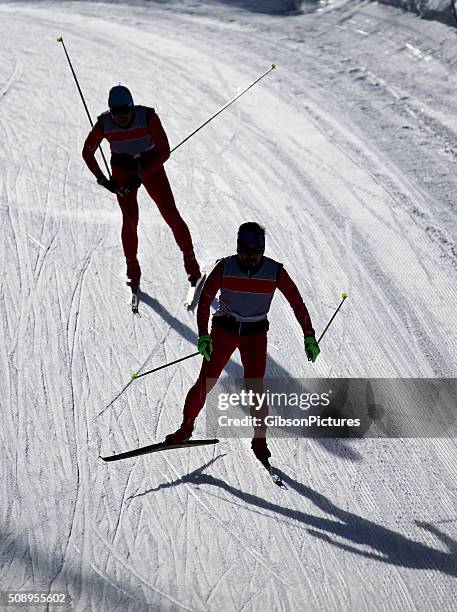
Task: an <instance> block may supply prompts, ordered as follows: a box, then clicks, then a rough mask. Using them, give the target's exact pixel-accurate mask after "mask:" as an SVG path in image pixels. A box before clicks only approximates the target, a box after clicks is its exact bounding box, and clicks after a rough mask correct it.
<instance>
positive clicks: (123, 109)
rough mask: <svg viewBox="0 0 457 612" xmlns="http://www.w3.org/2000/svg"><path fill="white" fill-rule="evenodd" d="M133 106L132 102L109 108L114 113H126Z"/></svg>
mask: <svg viewBox="0 0 457 612" xmlns="http://www.w3.org/2000/svg"><path fill="white" fill-rule="evenodd" d="M131 108H132V104H124V105H123V106H113V107H112V108H110V109H109V110H110V113H111V114H112V115H125V113H128V112H129V110H131Z"/></svg>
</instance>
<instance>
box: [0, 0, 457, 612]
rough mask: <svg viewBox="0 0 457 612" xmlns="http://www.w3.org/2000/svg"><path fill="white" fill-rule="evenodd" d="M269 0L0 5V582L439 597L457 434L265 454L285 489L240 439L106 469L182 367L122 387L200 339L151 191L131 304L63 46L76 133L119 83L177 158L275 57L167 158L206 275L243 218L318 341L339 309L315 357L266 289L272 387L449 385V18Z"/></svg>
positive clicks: (455, 183)
mask: <svg viewBox="0 0 457 612" xmlns="http://www.w3.org/2000/svg"><path fill="white" fill-rule="evenodd" d="M279 4H280V3H273V2H270V1H267V0H265V2H264V1H263V0H259V2H257V3H253V2H250V1H249V0H246V1H243V0H237V1H229V0H208V1H207V2H206V1H203V0H180V1H179V2H178V0H170V1H166V0H161V1H159V0H156V1H150V2H140V1H138V2H132V3H130V4H126V3H122V2H121V1H118V2H112V3H108V2H93V3H92V2H48V1H46V2H11V3H7V2H2V3H0V36H1V40H2V45H1V47H0V109H1V114H0V138H1V143H2V146H1V149H0V209H1V216H0V228H1V229H0V232H1V240H0V272H1V278H2V283H1V287H0V312H1V324H0V360H1V372H2V376H1V383H0V414H1V427H0V441H1V451H0V452H1V461H0V477H1V478H0V483H1V495H0V517H1V523H0V565H1V568H2V569H1V573H0V591H3V592H6V591H14V592H16V591H27V592H37V591H39V592H45V593H58V592H68V593H69V595H70V596H71V598H72V600H73V609H75V610H78V611H86V610H87V611H96V612H104V611H110V612H111V611H117V610H118V611H122V612H126V611H132V612H133V611H135V612H138V611H143V610H161V611H168V610H170V611H171V610H173V611H174V610H181V609H184V610H195V611H202V612H203V611H208V610H209V611H217V612H222V611H224V612H225V611H227V612H228V611H233V610H240V611H241V610H243V611H257V610H258V611H264V610H284V611H286V610H287V611H289V610H294V611H295V610H297V611H298V610H305V609H306V610H312V611H324V610H325V611H327V610H328V611H331V610H347V611H349V610H351V611H352V610H357V611H358V610H373V611H375V610H376V611H378V610H385V611H397V610H424V611H425V610H440V611H446V610H453V609H455V593H456V591H455V580H456V576H457V517H456V507H457V491H456V478H455V474H456V450H457V449H456V443H455V440H454V439H452V438H444V437H443V438H441V439H438V438H436V439H420V438H418V439H406V438H404V439H383V438H381V439H358V440H344V439H329V440H321V441H319V440H310V439H295V438H292V439H290V438H289V439H274V440H272V441H271V443H270V447H271V451H272V464H273V465H274V466H275V467H276V468H277V470H278V474H279V475H280V476H281V477H282V479H283V481H284V483H285V485H286V486H287V490H281V489H279V488H278V487H276V486H275V485H274V484H273V483H272V481H271V480H270V479H269V477H268V474H267V473H266V471H265V470H263V469H262V468H261V466H259V464H258V462H257V461H256V460H255V458H254V456H253V455H252V452H251V450H250V446H249V442H250V441H249V440H248V439H238V440H222V441H221V442H220V443H219V444H218V445H217V446H215V447H202V448H199V449H197V448H195V449H183V450H179V451H170V452H168V453H161V454H160V453H159V454H155V455H150V456H147V455H146V456H144V457H139V458H137V459H134V460H126V461H121V462H119V463H112V464H105V463H103V462H102V461H101V460H100V459H99V455H105V454H111V453H114V452H122V451H124V450H127V449H131V448H135V447H137V446H142V445H145V444H150V443H153V442H155V441H160V440H162V439H163V437H164V436H165V435H166V434H167V433H168V432H170V431H172V430H173V429H175V428H176V426H177V425H178V424H179V422H180V419H181V411H182V404H183V400H184V397H185V394H186V392H187V390H188V388H189V387H190V386H191V385H192V384H193V382H194V380H195V378H196V376H197V374H198V370H199V365H200V361H199V359H197V358H195V359H190V360H187V361H184V362H183V363H182V364H181V365H178V366H173V367H171V368H170V369H165V370H162V371H160V372H158V373H157V374H153V375H151V376H148V377H144V378H143V379H140V380H138V381H134V382H129V381H130V373H131V372H138V371H145V370H147V369H151V368H154V367H156V366H159V365H161V364H162V363H165V362H167V361H172V360H174V359H178V358H179V357H181V356H184V355H186V354H188V353H191V352H193V351H195V344H196V339H197V329H196V321H195V316H194V315H192V313H188V312H186V310H185V309H184V308H183V305H182V302H183V299H184V298H185V295H186V277H185V273H184V270H183V267H182V261H181V255H180V253H179V251H178V249H177V248H176V245H175V243H174V241H173V238H172V235H171V233H170V231H169V229H168V227H167V226H166V225H165V223H164V222H163V220H162V219H161V217H160V215H159V213H158V211H157V209H156V207H155V205H154V204H153V203H152V202H151V201H150V200H149V199H148V197H147V195H146V194H145V192H144V191H143V192H141V193H140V196H139V198H140V207H141V211H140V231H139V241H140V250H139V258H140V262H141V264H142V268H143V280H142V289H143V292H144V297H143V301H142V303H141V304H140V313H141V317H134V316H133V315H132V313H131V311H130V307H129V295H128V291H127V289H126V287H125V269H124V260H123V255H122V248H121V244H120V221H121V215H120V211H119V209H118V205H117V203H116V201H115V199H114V197H112V196H111V195H110V194H109V193H108V192H106V191H105V190H103V189H102V188H101V187H100V186H99V185H97V184H96V182H95V181H94V179H93V176H92V175H91V174H90V172H89V171H88V170H87V168H86V167H85V165H84V162H83V160H82V158H81V149H82V145H83V142H84V140H85V138H86V135H87V133H88V130H89V129H90V126H89V122H88V119H87V116H86V114H85V111H84V108H83V106H82V104H81V101H80V99H79V96H78V92H77V89H76V86H75V83H74V81H73V79H72V76H71V73H70V71H69V68H68V64H67V62H66V59H65V56H64V53H63V49H62V46H61V45H59V44H58V43H57V42H56V39H57V37H58V36H63V37H64V41H65V44H66V46H67V49H68V51H69V53H70V55H71V58H72V61H73V63H74V67H75V71H76V73H77V75H78V78H79V80H80V84H81V87H82V90H83V92H84V94H85V96H86V99H87V104H88V108H89V109H90V112H91V114H92V116H93V118H95V116H96V115H98V114H99V113H101V112H103V111H104V110H105V109H106V99H107V93H108V90H109V88H110V87H111V86H112V85H114V84H116V83H119V82H122V83H124V84H126V85H127V86H129V87H130V88H131V90H132V92H133V95H134V97H135V100H136V102H137V103H143V104H147V105H151V106H154V107H155V109H156V111H157V112H158V114H159V116H160V117H161V120H162V123H163V125H164V127H165V129H166V130H167V133H168V136H169V139H170V142H171V144H172V145H174V144H176V143H177V142H179V141H180V140H181V139H182V138H184V137H185V136H186V135H187V134H189V133H190V132H191V131H192V130H193V129H194V128H195V127H197V126H198V125H199V124H200V123H202V122H203V121H205V120H206V119H207V118H208V117H209V116H210V115H211V114H212V113H213V112H214V111H216V110H217V109H218V108H219V107H221V106H222V105H223V104H224V103H225V102H226V101H227V100H229V99H230V98H231V97H232V96H234V95H235V94H236V93H237V91H239V90H240V89H242V88H243V87H245V86H246V85H247V84H248V83H250V82H251V81H253V80H254V79H255V78H257V77H258V76H259V75H260V74H261V73H262V72H264V71H265V70H267V69H268V68H269V66H271V64H272V63H277V64H278V68H277V70H275V71H273V72H272V73H271V74H270V75H268V77H266V78H265V79H263V80H262V81H261V82H260V83H259V84H258V85H257V86H256V87H255V88H253V89H252V90H250V91H249V92H248V93H247V94H246V95H245V96H243V97H242V98H241V99H240V100H239V101H237V102H236V103H235V104H234V105H233V106H231V107H230V108H229V109H228V110H227V111H225V112H224V113H223V114H222V115H220V116H219V117H218V118H217V119H216V120H214V121H213V122H212V123H210V124H209V125H208V126H207V127H206V128H205V129H203V130H202V131H200V132H199V133H198V134H197V135H195V136H194V137H193V138H192V139H190V140H189V141H188V142H187V143H186V144H185V145H183V146H182V147H181V148H180V149H178V150H177V151H176V152H175V153H173V155H172V157H171V159H170V160H169V161H168V162H167V164H166V170H167V173H168V175H169V178H170V181H171V184H172V187H173V190H174V193H175V197H176V201H177V204H178V206H179V207H180V209H181V211H182V214H183V216H184V217H185V219H186V221H187V222H188V224H189V227H190V229H191V231H192V235H193V237H194V242H195V245H196V252H197V255H198V256H199V258H200V260H201V262H202V264H205V265H207V266H210V265H211V264H212V262H214V260H215V259H216V258H218V257H221V256H224V255H229V254H231V253H233V252H234V249H235V240H236V230H237V227H238V225H239V224H240V223H242V222H244V221H249V220H257V221H259V222H261V223H263V224H264V225H265V226H266V228H267V255H269V256H271V257H274V258H276V259H278V260H280V261H282V262H284V265H285V266H286V268H287V270H288V271H289V273H290V274H291V276H292V277H293V278H294V280H295V281H296V283H297V285H298V286H299V288H300V290H301V291H302V293H303V296H304V298H305V301H306V303H307V306H308V308H309V310H310V313H311V316H312V319H313V323H314V325H315V327H316V329H317V330H318V331H319V330H322V329H323V327H324V325H325V324H326V322H327V321H328V319H329V317H330V316H331V314H332V312H333V311H334V309H335V307H336V306H337V305H338V303H339V300H340V295H341V292H343V291H346V292H347V293H348V294H349V299H348V300H347V302H346V303H345V305H344V308H343V309H342V310H341V312H340V313H339V315H338V317H337V318H336V319H335V321H334V324H333V325H332V327H331V330H330V331H329V333H328V334H327V335H326V337H325V340H324V341H323V343H322V346H321V355H320V356H319V357H318V359H317V361H316V363H315V364H313V365H312V364H310V363H309V362H308V361H307V360H306V358H305V356H304V351H303V340H302V334H301V329H300V327H299V326H298V324H297V322H296V321H295V320H294V316H293V313H292V311H291V310H290V308H289V307H288V305H287V303H286V302H285V300H284V299H282V297H280V296H277V297H275V299H274V302H273V307H272V310H271V313H270V321H271V329H270V332H269V363H268V372H267V375H268V376H270V377H272V378H276V377H279V378H280V377H283V378H287V377H335V378H338V377H363V378H368V377H394V378H399V377H405V378H416V377H418V378H421V377H430V378H443V377H448V378H454V377H455V375H456V371H457V334H456V320H457V315H456V312H457V311H456V306H455V299H456V280H455V279H456V269H457V244H456V236H457V219H456V214H455V210H456V209H455V194H456V193H457V173H456V171H455V168H456V159H457V96H456V91H457V70H456V68H457V53H456V49H457V39H456V37H455V31H454V29H453V28H451V27H449V26H446V25H444V24H442V23H440V22H438V21H425V20H421V19H418V18H417V16H414V15H413V14H409V13H406V12H404V11H399V10H398V9H396V8H393V7H390V6H386V5H384V4H376V3H371V2H344V1H336V2H331V3H325V2H323V3H318V2H303V3H301V6H299V4H300V3H293V2H290V3H286V2H284V3H282V4H281V6H279ZM286 4H287V6H286ZM278 6H279V8H278ZM105 152H107V149H106V148H105ZM240 372H241V367H240V363H239V359H238V357H237V356H234V358H233V360H232V361H231V362H230V363H229V365H228V366H227V369H226V375H228V376H231V377H235V376H239V375H240ZM195 436H196V437H204V436H205V412H204V411H203V413H202V415H201V416H200V418H199V421H198V428H197V431H196V434H195ZM33 609H38V610H50V609H54V607H53V606H51V605H46V604H44V605H41V606H38V607H36V608H33ZM60 609H70V606H69V605H65V606H63V607H62V608H60Z"/></svg>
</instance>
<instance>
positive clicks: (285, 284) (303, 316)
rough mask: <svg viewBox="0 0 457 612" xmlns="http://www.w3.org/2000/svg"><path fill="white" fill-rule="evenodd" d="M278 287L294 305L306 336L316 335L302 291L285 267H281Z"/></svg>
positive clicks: (293, 307) (293, 308) (292, 305)
mask: <svg viewBox="0 0 457 612" xmlns="http://www.w3.org/2000/svg"><path fill="white" fill-rule="evenodd" d="M278 289H279V290H280V291H281V293H283V294H284V296H285V298H286V300H287V301H288V302H289V304H290V305H291V307H292V310H293V311H294V313H295V316H296V318H297V321H298V322H299V323H300V326H301V328H302V330H303V335H304V336H305V338H306V337H307V336H314V335H315V333H314V329H313V325H312V323H311V317H310V316H309V312H308V309H307V308H306V305H305V302H304V301H303V298H302V296H301V295H300V291H299V290H298V288H297V285H296V284H295V283H294V281H293V280H292V279H291V278H290V276H289V274H288V273H287V272H286V270H285V269H284V268H281V271H280V273H279V279H278Z"/></svg>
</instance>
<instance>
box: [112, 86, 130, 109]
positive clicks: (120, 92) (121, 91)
mask: <svg viewBox="0 0 457 612" xmlns="http://www.w3.org/2000/svg"><path fill="white" fill-rule="evenodd" d="M108 106H109V108H110V109H113V108H120V107H121V108H122V107H123V106H124V107H125V106H133V98H132V94H131V93H130V90H129V89H128V88H127V87H125V86H124V85H115V86H114V87H111V89H110V92H109V96H108Z"/></svg>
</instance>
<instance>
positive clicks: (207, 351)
mask: <svg viewBox="0 0 457 612" xmlns="http://www.w3.org/2000/svg"><path fill="white" fill-rule="evenodd" d="M198 352H199V353H201V354H202V355H203V357H204V358H205V359H206V360H207V361H209V360H210V359H211V353H212V352H213V341H212V340H211V336H210V335H209V334H202V335H201V336H199V337H198Z"/></svg>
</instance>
